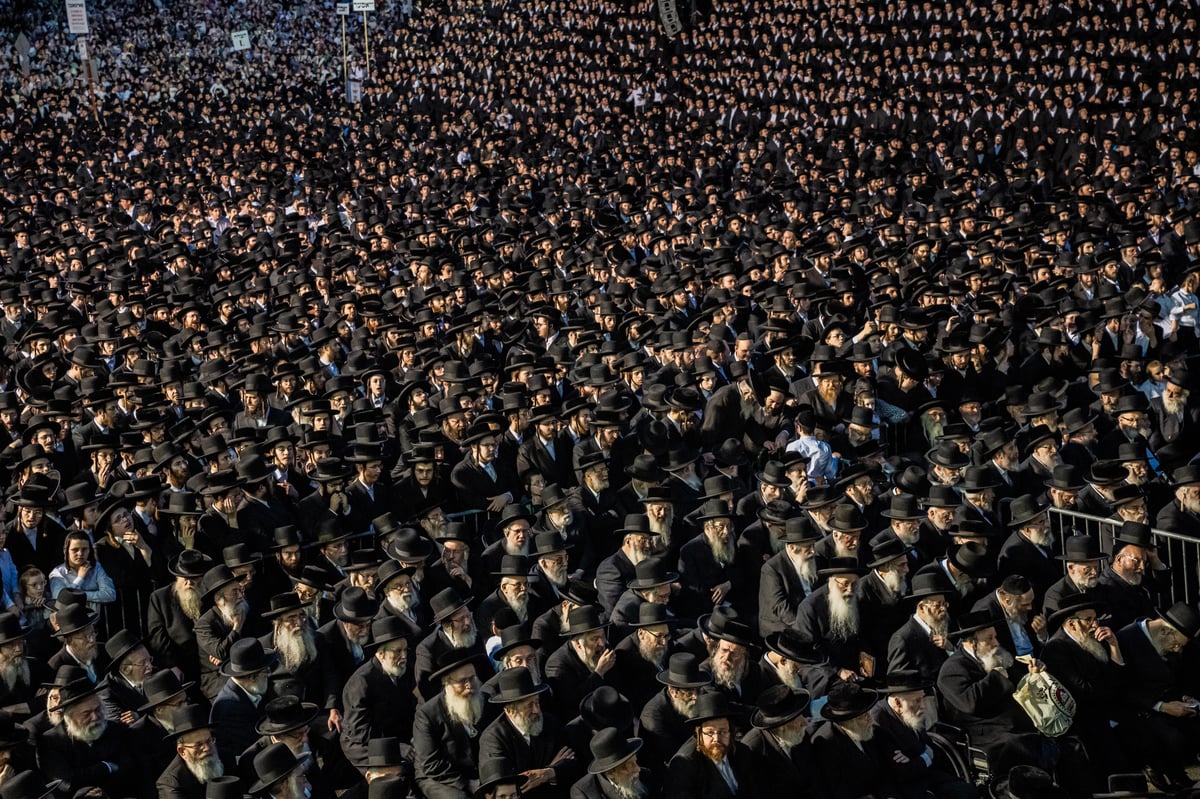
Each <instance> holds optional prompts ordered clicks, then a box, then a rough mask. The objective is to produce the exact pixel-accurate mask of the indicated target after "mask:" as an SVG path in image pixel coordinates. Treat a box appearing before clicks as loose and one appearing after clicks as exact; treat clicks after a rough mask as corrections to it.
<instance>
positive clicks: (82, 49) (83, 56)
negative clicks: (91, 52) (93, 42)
mask: <svg viewBox="0 0 1200 799" xmlns="http://www.w3.org/2000/svg"><path fill="white" fill-rule="evenodd" d="M79 60H80V61H87V60H88V49H87V39H80V40H79Z"/></svg>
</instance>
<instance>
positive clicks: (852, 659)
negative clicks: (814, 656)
mask: <svg viewBox="0 0 1200 799" xmlns="http://www.w3.org/2000/svg"><path fill="white" fill-rule="evenodd" d="M862 576H863V570H862V569H861V568H859V565H858V561H857V560H856V559H853V558H834V559H833V560H831V561H830V562H829V566H828V567H826V568H824V569H819V570H818V571H817V577H818V578H823V579H825V580H826V582H825V584H824V585H822V586H821V587H820V588H818V589H817V590H816V591H813V592H812V593H811V594H809V595H808V596H807V597H805V598H804V601H803V602H801V603H800V609H799V611H798V612H797V614H796V630H797V632H799V633H800V637H801V638H802V639H804V640H805V641H806V642H808V643H810V644H815V645H818V646H821V647H824V649H825V651H826V652H828V653H829V662H830V665H832V666H833V667H834V668H836V669H837V670H838V677H839V678H840V679H842V680H858V679H861V678H863V677H869V676H871V675H870V674H869V673H867V672H869V671H873V669H872V668H871V663H870V661H871V658H870V657H869V656H867V653H866V651H865V649H864V642H863V640H862V622H861V616H860V614H859V610H858V595H857V594H856V593H855V591H854V588H855V585H856V584H857V583H858V581H859V579H860V578H861V577H862Z"/></svg>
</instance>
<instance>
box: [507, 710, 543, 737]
mask: <svg viewBox="0 0 1200 799" xmlns="http://www.w3.org/2000/svg"><path fill="white" fill-rule="evenodd" d="M542 719H543V717H541V716H538V718H537V719H535V720H530V719H526V718H525V717H523V716H516V715H510V716H509V717H508V720H509V721H511V722H512V725H513V726H514V727H516V728H517V732H519V733H521V734H522V735H524V736H526V737H529V738H536V737H538V736H539V735H541V734H542Z"/></svg>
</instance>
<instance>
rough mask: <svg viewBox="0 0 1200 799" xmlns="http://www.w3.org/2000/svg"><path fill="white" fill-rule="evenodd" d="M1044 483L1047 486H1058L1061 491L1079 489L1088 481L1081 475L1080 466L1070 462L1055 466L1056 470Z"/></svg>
mask: <svg viewBox="0 0 1200 799" xmlns="http://www.w3.org/2000/svg"><path fill="white" fill-rule="evenodd" d="M1043 485H1045V486H1046V487H1047V488H1057V489H1059V490H1060V491H1079V490H1080V489H1081V488H1083V487H1084V486H1085V485H1087V483H1086V482H1084V480H1083V478H1082V477H1080V475H1079V468H1078V467H1076V466H1074V465H1072V464H1069V463H1061V464H1059V465H1058V466H1055V467H1054V470H1053V471H1052V472H1050V479H1049V480H1046V481H1045V482H1044V483H1043Z"/></svg>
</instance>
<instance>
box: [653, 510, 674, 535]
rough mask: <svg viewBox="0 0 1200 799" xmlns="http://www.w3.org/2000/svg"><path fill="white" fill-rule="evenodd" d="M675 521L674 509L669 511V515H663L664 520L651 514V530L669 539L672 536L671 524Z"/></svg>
mask: <svg viewBox="0 0 1200 799" xmlns="http://www.w3.org/2000/svg"><path fill="white" fill-rule="evenodd" d="M674 523H675V512H674V511H670V512H668V513H667V515H666V516H664V517H663V519H662V521H659V520H658V519H656V518H655V517H653V516H651V517H650V531H651V532H653V533H657V534H658V535H660V536H662V537H663V538H664V539H667V538H670V537H671V525H672V524H674Z"/></svg>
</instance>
